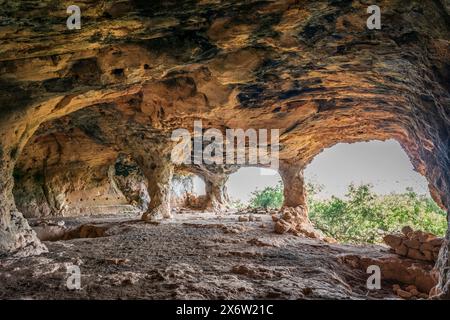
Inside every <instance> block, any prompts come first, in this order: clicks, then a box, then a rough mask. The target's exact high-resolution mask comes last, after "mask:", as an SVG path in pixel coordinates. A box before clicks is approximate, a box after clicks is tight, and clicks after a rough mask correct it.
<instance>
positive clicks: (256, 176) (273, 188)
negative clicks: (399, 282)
mask: <svg viewBox="0 0 450 320" xmlns="http://www.w3.org/2000/svg"><path fill="white" fill-rule="evenodd" d="M226 187H227V190H228V194H229V197H230V201H231V206H232V207H234V208H238V209H239V208H245V207H253V208H261V209H279V208H280V207H281V205H282V192H283V182H282V179H281V176H280V174H279V173H278V172H277V171H276V170H273V169H268V168H259V167H243V168H240V169H239V170H237V171H236V172H235V173H233V174H231V175H230V177H229V179H228V181H227V183H226Z"/></svg>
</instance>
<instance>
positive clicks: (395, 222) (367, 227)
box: [250, 183, 447, 243]
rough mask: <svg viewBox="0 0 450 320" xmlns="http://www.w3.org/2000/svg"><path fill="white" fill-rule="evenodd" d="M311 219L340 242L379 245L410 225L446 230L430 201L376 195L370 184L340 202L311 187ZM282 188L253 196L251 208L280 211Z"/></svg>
mask: <svg viewBox="0 0 450 320" xmlns="http://www.w3.org/2000/svg"><path fill="white" fill-rule="evenodd" d="M307 191H308V207H309V217H310V220H311V222H312V223H313V224H314V225H315V227H316V228H318V229H320V230H322V231H323V232H324V233H325V234H326V235H327V236H330V237H333V238H335V239H336V240H338V241H339V242H348V243H380V242H382V238H383V235H384V234H386V233H392V232H399V231H400V230H401V228H402V227H404V226H406V225H409V226H411V227H412V228H413V229H417V230H422V231H426V232H431V233H433V234H436V235H439V236H443V235H444V233H445V230H446V229H447V221H446V213H445V211H443V210H442V209H440V208H439V207H438V206H437V204H436V203H435V202H434V201H433V200H432V199H431V198H429V197H426V196H423V195H418V194H416V193H415V192H414V191H413V190H412V189H407V190H406V192H405V193H401V194H390V195H377V194H376V193H374V192H373V187H372V185H370V184H363V185H359V186H355V185H353V184H351V185H350V186H348V191H347V195H346V197H345V198H343V199H341V198H338V197H335V196H332V197H331V199H319V198H317V196H316V195H317V193H318V192H319V191H320V187H319V186H316V185H312V184H308V187H307ZM282 204H283V187H282V184H281V183H279V184H278V185H277V186H276V187H267V188H265V189H263V190H256V191H255V192H253V193H252V198H251V200H250V205H251V206H252V207H260V208H261V207H262V208H280V207H281V205H282Z"/></svg>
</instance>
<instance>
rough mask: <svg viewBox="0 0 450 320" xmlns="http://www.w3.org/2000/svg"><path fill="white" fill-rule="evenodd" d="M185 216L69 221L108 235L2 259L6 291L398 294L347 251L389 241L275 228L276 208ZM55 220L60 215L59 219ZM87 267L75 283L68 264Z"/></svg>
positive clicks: (1, 282)
mask: <svg viewBox="0 0 450 320" xmlns="http://www.w3.org/2000/svg"><path fill="white" fill-rule="evenodd" d="M261 219H262V221H257V222H238V216H237V215H226V216H225V215H224V216H217V215H214V214H211V213H184V214H177V215H175V217H174V218H173V219H171V220H168V221H163V222H161V223H160V224H151V223H145V222H143V221H140V220H139V217H137V216H133V215H121V216H108V217H97V218H92V217H90V218H71V219H64V220H65V224H66V226H70V227H76V226H78V225H81V224H84V223H90V224H94V225H97V226H103V227H105V228H106V229H107V231H106V236H104V237H98V238H79V239H72V240H64V241H54V242H49V241H46V242H45V244H46V245H47V247H48V249H49V253H46V254H43V255H41V256H38V257H28V258H22V259H12V258H9V259H1V260H0V298H1V299H386V298H387V299H395V298H396V297H395V296H394V295H393V293H392V290H391V285H392V284H390V283H383V284H382V289H381V290H375V291H369V290H367V289H366V280H367V277H368V276H369V275H367V274H366V273H365V272H363V271H359V270H353V269H351V268H350V267H348V266H347V265H344V264H341V263H340V262H339V259H338V257H339V256H340V255H343V254H362V255H367V256H373V257H377V256H379V255H381V254H382V253H383V252H386V250H387V249H386V248H384V247H381V246H364V247H358V246H349V245H336V244H327V243H324V242H321V241H317V240H311V239H305V238H300V237H296V236H293V235H278V234H275V233H274V232H273V222H272V221H271V218H270V216H268V215H261ZM53 220H57V219H53ZM71 265H77V266H79V267H80V271H81V289H80V290H69V289H68V288H67V285H66V282H67V278H68V276H69V274H68V273H67V267H68V266H71Z"/></svg>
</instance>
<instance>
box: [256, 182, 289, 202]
mask: <svg viewBox="0 0 450 320" xmlns="http://www.w3.org/2000/svg"><path fill="white" fill-rule="evenodd" d="M282 205H283V185H282V184H281V182H279V183H278V184H277V185H276V186H275V187H266V188H264V189H263V190H258V189H256V191H253V192H252V198H251V199H250V206H251V207H253V208H264V209H267V208H280V207H281V206H282Z"/></svg>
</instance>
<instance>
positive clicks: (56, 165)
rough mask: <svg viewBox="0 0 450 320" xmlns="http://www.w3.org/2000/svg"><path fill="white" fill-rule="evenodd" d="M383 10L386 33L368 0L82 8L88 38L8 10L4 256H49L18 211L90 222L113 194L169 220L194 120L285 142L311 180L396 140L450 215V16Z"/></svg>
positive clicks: (387, 4) (44, 9) (2, 84)
mask: <svg viewBox="0 0 450 320" xmlns="http://www.w3.org/2000/svg"><path fill="white" fill-rule="evenodd" d="M379 5H380V7H381V8H382V29H381V30H368V29H367V27H366V19H367V17H368V14H367V12H366V10H367V6H368V5H367V4H366V3H365V1H358V0H354V1H351V0H350V1H344V0H342V1H335V0H333V1H331V0H329V1H325V0H324V1H316V0H314V1H312V0H311V1H301V2H298V1H239V0H236V1H227V2H215V1H182V2H179V1H138V0H135V1H109V2H107V3H104V2H98V1H90V0H89V1H83V2H82V3H80V8H81V11H82V27H81V29H80V30H67V27H66V19H67V16H68V15H67V13H66V7H65V6H64V5H63V4H62V3H60V2H55V1H27V2H22V1H8V2H7V3H5V4H4V5H3V6H2V7H1V8H0V16H1V17H4V18H2V21H1V24H0V41H1V42H2V46H1V48H0V136H1V139H0V174H1V176H2V179H1V180H0V203H1V207H0V253H1V254H10V253H19V252H22V253H24V252H26V253H27V254H32V253H39V252H42V250H45V248H44V247H43V246H42V245H41V244H40V243H39V240H37V238H36V237H35V235H34V233H33V232H32V231H31V229H30V228H29V227H28V225H27V223H26V221H25V220H24V219H23V217H22V214H21V213H20V212H19V211H18V210H17V209H18V208H19V209H20V210H22V211H23V212H24V213H26V215H27V216H33V215H35V214H36V213H34V212H39V214H42V215H44V216H45V215H52V214H54V213H55V212H59V211H61V210H65V209H64V208H66V210H68V212H69V211H70V210H72V209H73V208H76V209H77V210H78V209H80V210H78V211H77V210H75V209H74V211H73V212H72V213H74V214H77V213H83V212H84V213H89V212H90V211H89V210H90V209H85V211H83V210H84V209H83V210H81V207H82V205H81V204H80V203H81V201H80V199H83V200H84V199H85V197H88V198H89V201H93V198H92V197H93V195H95V194H102V195H107V196H104V199H102V201H106V203H107V204H110V205H112V206H114V205H116V204H121V205H122V204H130V203H132V202H133V201H135V202H136V203H137V205H136V206H135V207H138V208H140V210H142V212H144V217H145V218H146V219H152V218H153V217H157V216H166V217H167V216H169V215H170V206H169V204H170V192H169V191H170V187H169V184H170V181H171V177H172V175H173V172H174V168H173V165H172V163H171V161H170V151H171V148H172V147H173V143H171V141H170V135H171V132H172V131H173V130H174V129H178V128H186V129H188V130H192V127H193V122H194V120H202V122H203V126H204V128H205V129H206V128H217V129H219V130H225V129H226V128H242V129H247V128H255V129H259V128H264V129H272V128H274V129H280V134H281V137H280V145H281V150H280V159H281V160H282V161H283V163H285V164H286V165H287V166H289V165H295V166H296V167H297V168H300V169H301V168H303V167H304V166H305V165H306V164H308V163H309V162H310V161H311V160H312V159H313V157H314V156H315V155H317V154H318V153H320V151H321V150H323V148H325V147H329V146H332V145H334V144H336V143H338V142H356V141H365V140H371V139H380V140H385V139H391V138H393V139H396V140H398V141H399V142H400V143H401V144H402V146H403V147H404V149H405V150H406V152H407V153H408V155H409V156H410V158H411V161H412V163H413V165H414V167H415V168H416V170H417V171H418V172H420V173H422V174H423V175H425V176H426V178H427V179H428V181H429V185H430V190H431V193H432V195H433V197H434V198H435V200H436V201H437V202H438V203H439V204H440V205H442V206H443V207H445V208H449V205H450V173H449V171H448V168H449V167H450V151H449V145H450V141H449V127H450V115H449V108H448V106H449V103H450V95H449V90H450V86H449V83H450V81H449V80H450V46H449V41H450V16H449V12H450V4H449V3H448V1H446V0H433V1H431V0H430V1H426V2H424V1H408V2H407V3H405V1H394V0H385V1H381V2H380V3H379ZM119 154H125V155H126V156H127V157H129V158H130V161H132V162H133V163H135V164H136V166H137V167H138V168H139V169H138V170H139V172H140V173H139V174H135V175H133V176H139V177H140V178H139V179H138V178H133V179H132V180H133V182H129V181H128V182H127V181H124V179H123V176H120V174H119V178H118V180H120V181H121V182H119V183H117V181H116V180H117V179H116V178H117V170H116V169H115V167H116V166H115V163H116V161H117V159H118V157H119ZM34 159H35V160H36V161H34ZM136 170H137V169H136ZM119 171H120V170H119ZM202 172H203V175H204V176H206V177H209V176H210V177H211V179H210V180H211V181H214V182H212V185H211V188H210V189H211V190H216V192H217V194H216V195H215V196H214V195H213V196H212V198H211V199H213V200H214V201H212V207H222V205H225V202H226V199H225V196H223V189H220V186H222V185H224V182H223V181H226V175H225V176H223V177H221V178H220V179H218V178H217V177H216V178H214V177H215V176H216V175H215V174H214V172H215V169H214V170H213V171H209V170H207V171H205V170H203V171H202ZM211 172H213V174H212V175H211V174H210V173H211ZM219 172H220V170H219ZM14 179H16V181H17V185H16V187H15V188H14V187H13V185H14ZM125 180H126V179H125ZM113 181H115V182H116V184H114V183H113ZM205 181H206V179H205ZM222 183H223V184H222ZM124 185H125V187H124ZM126 185H128V186H129V187H128V189H129V192H128V193H129V194H128V195H127V191H124V189H127V187H126ZM144 185H145V187H144ZM207 186H208V183H207ZM115 187H117V189H116V188H115ZM13 188H14V192H13ZM144 189H145V190H144ZM294 189H297V188H294ZM130 190H131V191H130ZM119 191H120V192H119ZM130 192H131V193H130ZM286 192H289V191H286ZM286 192H285V194H286ZM14 194H15V195H16V200H15V199H14ZM212 194H214V192H210V195H212ZM110 196H111V197H110ZM113 196H115V198H114V197H113ZM106 197H108V200H106ZM217 198H219V200H217ZM289 198H290V199H297V200H298V198H296V197H295V195H292V197H291V196H289ZM131 199H134V200H131ZM149 199H151V201H149ZM297 200H295V201H297ZM70 201H72V202H73V203H72V206H68V207H66V206H65V205H66V204H68V203H69V202H70ZM96 201H97V199H96ZM75 202H76V203H75ZM74 203H75V205H74ZM16 204H17V205H16ZM87 207H88V208H89V207H92V206H87ZM71 208H72V209H71ZM84 208H86V207H84ZM447 238H449V236H448V237H447ZM30 248H31V249H30ZM22 249H24V250H22ZM447 252H448V245H446V244H445V245H444V248H443V250H441V256H440V259H439V260H438V265H439V267H440V270H441V279H440V285H439V286H440V289H441V293H442V296H449V295H450V291H449V289H450V284H449V283H450V282H449V281H450V280H449V278H448V274H447V271H445V270H446V268H447V266H448V264H449V262H448V258H447Z"/></svg>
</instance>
